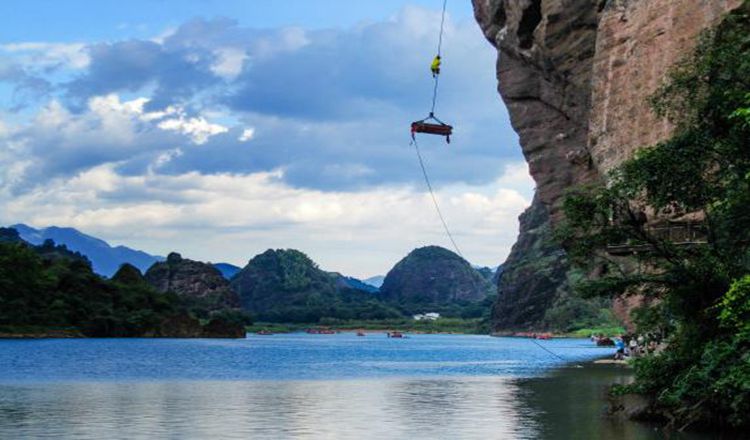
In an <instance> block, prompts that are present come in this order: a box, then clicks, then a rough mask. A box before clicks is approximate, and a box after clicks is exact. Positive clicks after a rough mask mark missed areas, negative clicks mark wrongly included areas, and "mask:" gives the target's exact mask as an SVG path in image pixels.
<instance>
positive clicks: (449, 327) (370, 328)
mask: <svg viewBox="0 0 750 440" xmlns="http://www.w3.org/2000/svg"><path fill="white" fill-rule="evenodd" d="M308 328H326V329H330V330H335V331H342V332H354V331H364V332H389V331H399V332H403V333H418V334H455V335H482V334H487V333H488V330H487V329H486V328H485V326H484V322H483V320H481V319H461V318H440V319H436V320H434V321H431V320H422V321H416V320H414V319H411V318H403V319H384V320H351V321H335V320H326V321H324V322H323V323H307V324H304V323H294V324H285V323H270V322H257V323H255V324H253V325H251V326H247V327H246V330H247V332H248V333H257V332H259V331H264V330H265V331H268V332H271V333H294V332H300V331H304V330H306V329H308Z"/></svg>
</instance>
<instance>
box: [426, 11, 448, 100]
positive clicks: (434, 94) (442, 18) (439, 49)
mask: <svg viewBox="0 0 750 440" xmlns="http://www.w3.org/2000/svg"><path fill="white" fill-rule="evenodd" d="M447 6H448V0H443V13H442V15H441V16H440V36H439V37H438V47H437V55H438V56H441V54H442V53H443V31H444V29H445V11H446V9H447ZM439 79H440V75H435V87H434V89H433V90H432V107H431V110H430V115H432V114H434V113H435V105H436V104H437V93H438V81H439Z"/></svg>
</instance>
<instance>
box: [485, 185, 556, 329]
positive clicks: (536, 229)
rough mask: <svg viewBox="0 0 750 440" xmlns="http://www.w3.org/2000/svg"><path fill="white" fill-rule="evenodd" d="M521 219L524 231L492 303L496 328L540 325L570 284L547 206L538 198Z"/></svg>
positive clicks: (504, 267)
mask: <svg viewBox="0 0 750 440" xmlns="http://www.w3.org/2000/svg"><path fill="white" fill-rule="evenodd" d="M519 222H520V225H521V228H520V230H521V233H520V235H519V236H518V241H516V244H515V245H513V250H511V253H510V255H509V256H508V259H507V260H506V262H505V264H504V265H503V269H504V271H503V274H502V275H501V276H500V278H499V280H498V281H499V284H498V299H497V301H496V302H495V304H494V305H493V307H492V322H493V327H494V329H495V330H508V329H514V330H531V329H533V328H535V327H537V326H538V324H539V322H540V321H541V320H542V319H543V318H544V313H545V312H546V311H547V309H548V308H549V307H551V306H552V304H553V303H554V301H555V299H556V298H557V297H559V295H560V293H562V291H564V290H565V289H567V288H568V283H567V271H568V259H567V257H566V255H565V251H564V250H562V248H560V246H559V245H557V244H556V243H555V241H554V240H553V237H552V231H551V228H550V222H549V215H548V214H547V209H545V207H544V206H543V205H542V204H541V203H539V202H538V200H537V199H536V198H535V199H534V202H533V203H532V204H531V207H530V208H529V209H527V210H526V212H524V213H523V214H521V217H520V218H519Z"/></svg>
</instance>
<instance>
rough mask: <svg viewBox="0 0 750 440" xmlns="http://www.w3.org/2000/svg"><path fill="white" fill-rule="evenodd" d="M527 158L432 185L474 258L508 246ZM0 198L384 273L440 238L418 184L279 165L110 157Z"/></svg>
mask: <svg viewBox="0 0 750 440" xmlns="http://www.w3.org/2000/svg"><path fill="white" fill-rule="evenodd" d="M176 154H179V153H176ZM168 159H169V158H165V160H168ZM525 168H526V166H525V164H523V163H521V164H514V165H512V166H508V167H507V168H506V170H505V172H504V173H503V175H502V177H501V178H500V179H499V180H498V181H497V182H493V184H492V185H487V186H485V187H471V188H469V187H465V186H453V187H447V188H445V190H444V191H443V192H441V193H440V194H439V195H438V197H439V201H440V202H441V204H442V208H443V210H444V213H445V215H446V217H447V218H448V219H449V221H450V222H451V225H452V227H453V229H454V232H455V235H456V238H457V239H458V240H459V242H461V243H463V244H468V246H466V247H465V249H463V251H464V252H465V253H466V254H467V255H466V256H467V257H468V258H470V259H472V261H474V262H477V263H484V264H488V265H489V264H497V263H498V262H499V259H500V258H501V256H502V255H505V254H507V252H509V246H510V244H511V243H512V241H513V239H514V237H515V230H516V215H517V214H518V213H519V212H520V211H521V210H523V209H524V208H525V207H526V206H527V205H528V204H529V200H528V199H527V198H526V197H524V196H523V195H522V194H521V193H519V192H518V191H516V190H514V189H510V188H508V186H512V184H513V183H512V182H513V181H514V180H515V179H517V178H518V175H519V170H524V169H525ZM526 176H527V175H526ZM526 179H528V177H526ZM515 183H517V184H522V183H523V182H521V181H517V182H515ZM0 200H2V202H3V205H4V213H3V216H4V217H8V218H20V219H24V220H25V221H28V222H29V223H31V224H35V225H69V226H73V227H76V228H79V229H81V230H84V231H86V232H88V233H92V234H94V235H100V236H105V237H108V238H109V239H110V240H113V241H114V242H118V243H119V242H126V243H128V244H129V245H131V246H135V247H140V248H144V249H148V250H150V251H151V252H155V253H161V254H166V253H167V252H169V251H171V250H174V247H175V246H177V244H176V243H178V246H179V249H180V250H181V251H182V252H183V253H185V254H186V255H191V256H195V257H196V258H203V259H207V260H213V261H219V260H222V261H223V260H229V261H231V262H234V263H236V264H244V263H245V262H246V261H247V260H248V259H250V258H251V257H252V256H254V255H255V254H257V253H259V252H262V251H263V250H265V249H267V248H270V247H272V248H276V247H296V248H300V249H303V250H307V251H309V252H311V253H312V254H313V256H314V257H315V258H316V259H317V260H318V261H319V262H320V263H321V265H322V266H323V267H324V268H327V269H331V270H333V269H335V270H340V271H345V272H347V273H351V274H355V275H359V276H366V275H371V274H375V273H384V272H385V271H386V270H387V269H389V268H390V266H391V265H392V264H394V263H395V262H396V261H398V260H399V259H400V258H401V257H403V255H405V254H406V253H407V252H409V251H410V250H411V249H412V248H414V247H417V246H423V245H426V244H441V245H443V246H446V247H449V246H450V243H449V242H448V241H447V239H446V237H445V235H444V232H443V230H442V229H441V226H440V224H439V222H437V219H436V217H435V212H434V210H433V206H432V201H431V200H430V196H429V194H427V193H425V192H424V191H422V190H421V189H416V188H413V187H408V186H407V187H382V188H377V189H371V190H368V191H360V192H331V191H319V190H309V189H300V188H294V187H291V186H289V185H287V184H285V183H284V181H283V172H282V171H274V172H270V173H256V174H249V175H236V174H228V173H222V174H210V175H205V174H200V173H197V172H191V173H186V174H181V175H171V176H168V175H162V174H157V173H155V174H151V175H143V176H124V175H121V174H119V173H117V171H116V168H115V166H113V165H111V164H110V165H101V166H98V167H94V168H91V169H88V170H86V171H84V172H81V173H79V174H78V175H76V176H73V177H71V178H58V179H55V180H54V181H51V182H50V183H49V184H47V185H45V186H43V187H37V188H35V189H34V190H32V191H29V192H27V193H25V194H24V195H22V196H20V197H14V198H5V199H3V198H0ZM394 225H398V227H397V228H396V227H394ZM154 243H158V245H157V246H155V245H154ZM207 243H210V246H207ZM342 253H346V254H348V255H350V258H342Z"/></svg>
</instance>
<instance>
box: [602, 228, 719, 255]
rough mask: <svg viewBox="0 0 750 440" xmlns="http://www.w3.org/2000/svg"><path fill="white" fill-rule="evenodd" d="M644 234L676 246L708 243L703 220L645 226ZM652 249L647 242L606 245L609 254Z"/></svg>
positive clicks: (623, 253)
mask: <svg viewBox="0 0 750 440" xmlns="http://www.w3.org/2000/svg"><path fill="white" fill-rule="evenodd" d="M644 230H645V232H646V234H648V235H649V236H651V237H653V238H654V239H656V240H659V241H665V242H669V243H671V244H672V245H673V246H678V247H693V246H700V245H705V244H708V230H707V229H706V225H705V223H703V222H669V223H666V224H660V225H653V226H645V227H644ZM651 249H653V246H652V245H651V244H649V243H642V242H641V243H617V244H611V245H609V246H607V253H609V254H610V255H617V256H620V255H633V254H638V253H643V252H648V251H650V250H651Z"/></svg>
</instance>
